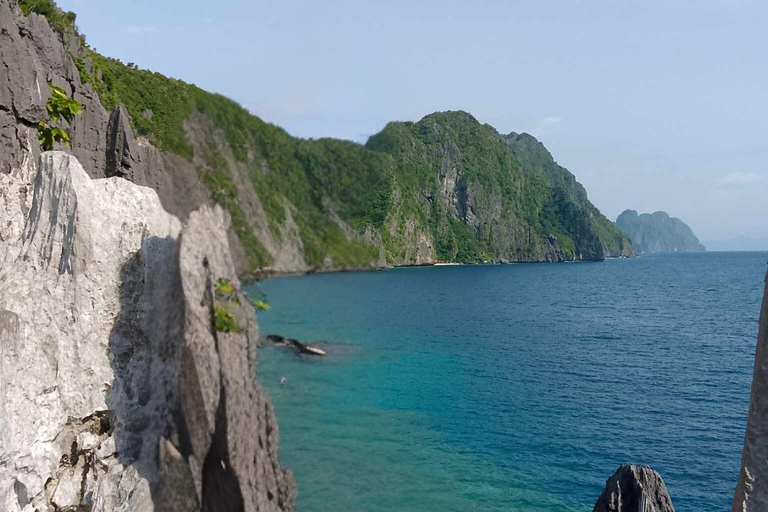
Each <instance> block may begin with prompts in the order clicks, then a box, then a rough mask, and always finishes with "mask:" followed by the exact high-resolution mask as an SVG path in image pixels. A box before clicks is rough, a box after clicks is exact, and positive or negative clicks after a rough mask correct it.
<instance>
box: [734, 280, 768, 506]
mask: <svg viewBox="0 0 768 512" xmlns="http://www.w3.org/2000/svg"><path fill="white" fill-rule="evenodd" d="M763 510H768V276H766V286H765V293H764V295H763V305H762V308H761V310H760V330H759V333H758V335H757V348H756V350H755V369H754V374H753V375H752V394H751V395H750V399H749V415H748V417H747V432H746V434H745V436H744V451H743V452H742V455H741V471H740V472H739V482H738V484H737V485H736V492H735V493H734V496H733V506H732V508H731V511H732V512H758V511H763Z"/></svg>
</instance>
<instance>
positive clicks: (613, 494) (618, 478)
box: [592, 464, 675, 512]
mask: <svg viewBox="0 0 768 512" xmlns="http://www.w3.org/2000/svg"><path fill="white" fill-rule="evenodd" d="M592 512H675V507H674V506H673V505H672V500H671V499H670V497H669V493H668V492H667V486H666V485H664V480H662V479H661V476H660V475H659V474H658V473H657V472H656V471H654V470H652V469H651V468H649V467H640V466H632V465H628V464H624V465H622V466H620V467H619V469H618V470H616V473H615V474H614V475H613V476H612V477H611V478H609V479H608V481H607V482H606V483H605V490H604V491H603V494H601V495H600V498H598V500H597V503H595V507H594V508H593V509H592Z"/></svg>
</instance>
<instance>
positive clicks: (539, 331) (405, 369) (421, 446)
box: [250, 252, 768, 512]
mask: <svg viewBox="0 0 768 512" xmlns="http://www.w3.org/2000/svg"><path fill="white" fill-rule="evenodd" d="M766 262H768V253H759V252H755V253H700V254H670V255H652V256H641V257H638V258H634V259H615V260H606V261H603V262H583V263H557V264H552V263H547V264H511V265H466V266H445V267H420V268H396V269H391V270H385V271H378V272H355V273H335V274H315V275H308V276H298V277H280V278H274V279H269V280H266V281H263V282H261V283H258V284H256V285H251V287H250V292H251V293H254V294H255V293H259V291H260V292H263V293H265V294H266V296H267V299H268V301H269V302H270V304H271V309H270V310H269V311H266V312H262V313H260V314H259V323H260V326H261V330H262V333H263V334H269V333H276V334H281V335H284V336H291V337H295V338H297V339H299V340H301V341H304V342H313V343H316V344H317V346H319V347H322V348H324V349H325V350H326V351H327V352H328V355H327V356H326V357H313V356H300V355H297V354H296V353H295V352H294V351H292V350H291V349H288V348H286V347H280V346H265V347H264V348H262V349H261V350H260V352H259V362H258V373H259V378H260V380H261V382H262V383H263V384H264V386H265V387H266V388H267V389H268V391H269V392H270V394H271V397H272V400H273V402H274V407H275V411H276V414H277V418H278V423H279V426H280V445H279V450H280V451H279V454H280V459H281V461H282V462H283V464H284V465H286V466H288V467H290V468H291V469H292V470H293V472H294V474H295V476H296V480H297V482H298V489H299V491H298V501H297V510H298V511H299V512H314V511H441V512H442V511H541V512H544V511H546V512H555V511H557V512H560V511H563V512H565V511H584V512H588V511H590V510H592V507H593V506H594V503H595V501H596V500H597V498H598V496H599V495H600V493H601V492H602V490H603V488H604V485H605V481H606V479H607V478H609V477H610V476H611V475H612V474H613V473H614V472H615V471H616V469H617V468H618V467H619V465H621V464H623V463H633V464H642V465H649V466H651V467H652V468H654V469H655V470H657V471H659V473H660V474H661V475H662V476H663V478H664V481H665V482H666V484H667V487H668V489H669V492H670V495H671V497H672V500H673V503H674V504H675V507H676V509H677V511H678V512H700V511H703V510H706V511H727V510H729V509H730V504H731V499H732V495H733V489H734V487H735V485H736V482H737V479H738V472H739V467H740V459H741V450H742V443H743V437H744V431H745V427H746V419H747V410H748V405H749V392H750V386H751V381H752V368H753V364H754V350H755V343H756V337H757V330H758V317H759V312H760V303H761V300H762V294H763V286H764V278H765V272H766ZM257 288H259V289H260V290H257Z"/></svg>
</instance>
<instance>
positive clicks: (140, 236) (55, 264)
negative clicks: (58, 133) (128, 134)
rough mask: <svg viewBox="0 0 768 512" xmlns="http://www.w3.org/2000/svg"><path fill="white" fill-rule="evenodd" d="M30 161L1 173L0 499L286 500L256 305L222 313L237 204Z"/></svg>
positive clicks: (146, 507) (156, 506) (9, 506)
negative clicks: (200, 202) (172, 210)
mask: <svg viewBox="0 0 768 512" xmlns="http://www.w3.org/2000/svg"><path fill="white" fill-rule="evenodd" d="M35 167H36V166H35V165H33V164H32V162H31V156H30V155H28V154H27V155H25V156H24V158H23V159H22V162H21V165H20V167H19V168H18V169H14V170H13V171H12V172H11V173H10V174H0V208H3V210H2V211H0V219H2V220H3V224H2V230H0V263H1V265H0V509H2V510H7V511H20V510H28V511H31V510H40V511H48V510H51V511H53V510H93V511H115V510H121V511H129V510H131V511H132V510H140V511H151V510H158V511H159V510H163V511H165V510H171V511H175V510H179V511H181V510H244V511H245V510H248V511H256V510H270V511H284V510H292V508H293V503H294V499H295V485H294V482H293V477H292V475H291V473H290V472H288V471H287V470H285V469H284V468H282V467H281V466H280V464H279V462H278V459H277V425H276V423H275V417H274V413H273V411H272V407H271V402H270V401H269V398H268V397H267V395H266V394H265V392H264V390H263V389H262V388H261V386H260V385H259V384H258V382H257V381H256V380H255V371H256V370H255V366H254V365H255V357H256V344H257V341H258V327H257V325H256V322H255V313H254V311H253V308H251V306H250V305H249V303H248V301H247V300H246V299H245V298H244V297H240V296H239V295H238V306H237V308H236V309H235V310H234V312H233V316H234V317H235V319H236V321H237V322H238V323H239V325H240V326H241V329H239V332H237V333H235V332H230V333H222V332H216V330H215V329H214V328H213V325H214V324H213V321H212V317H213V308H214V306H213V300H214V299H213V297H214V291H213V287H214V283H215V282H216V281H217V279H222V278H223V279H227V280H229V281H231V282H232V283H234V284H235V285H237V276H236V273H235V268H234V265H233V262H232V258H231V256H230V253H229V245H228V241H227V234H226V233H227V230H228V228H229V225H228V224H229V219H228V216H227V215H226V214H225V213H224V212H223V211H222V210H221V209H220V208H218V207H217V208H215V209H211V208H208V207H204V208H202V209H201V210H200V211H196V212H192V213H191V214H190V215H189V218H188V220H187V222H186V224H185V225H183V226H182V224H181V222H180V221H179V220H178V219H177V218H176V217H174V216H172V215H170V214H168V213H166V212H165V211H164V209H163V208H162V205H161V203H160V200H159V198H158V196H157V194H156V193H155V192H154V191H153V190H152V189H149V188H145V187H139V186H137V185H134V184H132V183H130V182H128V181H126V180H124V179H121V178H108V179H98V180H92V179H91V178H89V177H88V175H87V174H86V173H85V171H84V170H83V168H82V167H81V166H80V164H79V163H78V161H77V160H76V159H75V158H74V157H72V156H70V155H67V154H65V153H60V152H52V153H44V154H43V155H42V156H41V158H40V163H39V170H37V169H35ZM30 179H31V180H32V181H30ZM6 219H8V221H7V222H6Z"/></svg>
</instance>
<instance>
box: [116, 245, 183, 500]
mask: <svg viewBox="0 0 768 512" xmlns="http://www.w3.org/2000/svg"><path fill="white" fill-rule="evenodd" d="M178 261H179V259H178V241H177V240H175V239H173V238H170V237H167V238H160V237H149V238H147V239H145V240H144V241H143V243H142V247H141V249H139V250H138V251H137V252H136V253H135V254H134V255H133V256H132V257H131V258H130V259H129V260H128V261H126V262H125V264H124V265H123V266H122V268H121V271H120V277H119V280H120V311H119V313H118V315H117V317H116V318H115V323H114V326H113V328H112V331H111V333H110V337H109V346H108V355H109V360H110V364H111V366H112V370H113V372H114V381H113V383H112V387H111V389H110V390H109V392H108V395H107V405H108V407H109V409H110V410H111V411H113V413H114V433H113V436H114V441H115V447H116V451H117V457H118V460H119V462H120V463H121V464H122V465H123V466H124V467H128V466H132V467H133V468H134V469H135V470H136V472H137V473H138V475H139V476H140V477H141V478H143V479H146V480H147V481H148V482H149V490H150V493H151V496H148V497H147V498H149V499H151V500H152V502H153V503H155V505H156V507H161V509H163V510H165V509H166V508H163V507H162V506H161V501H162V496H161V493H160V480H161V478H162V479H163V480H168V481H169V482H172V483H173V484H174V486H175V487H177V488H178V489H179V492H180V493H183V494H184V495H186V497H187V499H189V500H194V501H197V498H196V492H195V486H194V483H193V481H192V479H191V473H190V470H189V466H188V464H186V457H183V458H179V457H176V460H177V461H178V462H179V463H178V464H175V465H174V467H172V468H167V467H163V468H161V467H160V466H161V464H160V462H159V461H160V459H161V457H160V453H159V451H160V449H161V445H162V446H163V447H165V449H166V450H169V449H170V450H175V452H177V453H178V454H180V455H188V454H189V453H190V452H191V449H190V445H189V436H188V435H187V433H186V432H185V431H184V429H185V422H184V421H180V419H181V418H180V407H179V396H178V379H179V368H180V360H181V346H182V336H183V332H184V301H183V293H182V288H181V277H180V273H179V264H178ZM163 439H165V440H170V442H167V443H163ZM168 471H170V472H171V473H173V474H164V473H167V472H168ZM138 484H139V482H138V481H137V482H135V483H134V485H137V489H140V488H141V486H139V485H138ZM132 494H133V493H132ZM142 498H143V497H141V496H140V497H137V498H136V499H142ZM129 501H130V498H129ZM193 508H194V505H193V506H191V507H187V506H185V505H184V504H183V503H179V502H177V503H176V504H175V505H174V506H172V507H170V508H168V509H170V510H185V509H193Z"/></svg>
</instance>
